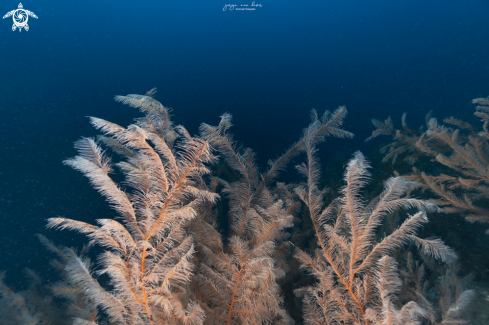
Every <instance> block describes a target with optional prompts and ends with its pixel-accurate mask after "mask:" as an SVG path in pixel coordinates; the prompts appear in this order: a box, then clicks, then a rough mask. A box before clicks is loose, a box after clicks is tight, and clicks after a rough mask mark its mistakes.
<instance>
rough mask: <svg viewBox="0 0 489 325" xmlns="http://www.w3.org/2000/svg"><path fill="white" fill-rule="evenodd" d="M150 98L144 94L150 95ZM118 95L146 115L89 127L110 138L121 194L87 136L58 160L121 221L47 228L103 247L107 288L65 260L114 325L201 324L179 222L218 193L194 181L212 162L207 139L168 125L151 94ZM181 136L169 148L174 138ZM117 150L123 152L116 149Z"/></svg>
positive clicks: (82, 264)
mask: <svg viewBox="0 0 489 325" xmlns="http://www.w3.org/2000/svg"><path fill="white" fill-rule="evenodd" d="M150 95H151V94H150ZM116 99H117V100H119V101H121V102H123V103H126V104H130V105H131V106H134V107H138V108H140V109H141V110H142V111H143V112H145V113H146V117H145V118H142V119H139V120H137V121H136V123H135V124H133V125H130V126H129V127H128V128H123V127H121V126H118V125H116V124H113V123H110V122H107V121H104V120H101V119H98V118H91V122H92V124H93V125H94V126H95V127H96V128H98V129H100V130H102V131H103V132H104V133H105V134H106V135H107V136H110V137H111V139H112V141H107V138H106V140H105V141H104V142H105V143H106V144H112V146H113V147H114V149H115V151H116V152H117V153H119V154H123V153H126V156H125V161H123V162H120V163H118V164H117V165H116V166H117V167H118V168H120V170H121V171H122V173H123V174H124V176H125V182H124V186H125V187H126V188H128V189H130V190H131V191H130V192H129V193H126V191H125V190H123V189H122V188H121V186H120V185H118V184H116V183H115V182H114V180H113V179H112V178H111V177H110V176H109V173H110V172H112V169H113V166H112V163H111V160H110V159H109V158H108V157H107V156H106V154H105V152H104V151H103V150H102V149H101V148H100V147H99V146H98V145H97V143H96V142H95V141H94V140H93V139H89V138H83V139H81V140H79V141H78V142H77V143H76V145H75V146H76V148H77V149H78V151H79V155H78V156H76V157H75V158H72V159H69V160H67V161H66V162H65V163H66V164H67V165H69V166H71V167H73V168H75V169H77V170H79V171H81V172H82V173H84V174H85V175H86V176H87V177H88V178H89V179H90V181H91V183H92V184H93V186H94V187H95V188H96V189H97V190H98V191H99V192H100V193H101V194H102V195H103V196H104V197H106V199H107V200H108V201H109V203H110V204H111V205H112V206H113V208H114V209H115V210H116V211H117V212H118V213H119V215H120V217H121V218H122V220H123V221H122V223H120V222H118V221H115V220H112V219H100V220H98V223H99V226H94V225H90V224H87V223H83V222H80V221H75V220H70V219H65V218H53V219H50V220H49V226H50V227H57V228H61V229H64V228H67V229H73V230H77V231H79V232H81V233H84V234H87V235H88V237H89V238H90V239H91V243H92V244H99V245H102V246H104V247H105V248H107V250H106V251H105V252H104V253H103V254H102V256H101V261H102V269H100V270H99V271H98V272H97V273H98V274H107V275H108V276H109V278H110V281H111V285H112V287H113V288H114V290H112V291H110V292H109V291H106V290H105V289H103V288H102V287H101V286H100V285H99V284H98V283H97V281H96V280H95V279H94V278H93V277H92V275H91V270H90V267H89V265H88V264H87V263H88V262H87V261H83V260H81V259H79V258H72V259H71V260H70V261H69V262H68V263H67V265H66V268H67V270H68V271H69V274H70V276H71V278H72V281H76V282H77V285H78V286H80V287H81V288H84V290H87V291H90V293H91V294H90V296H91V299H93V301H94V302H95V304H96V306H99V307H101V308H103V309H104V310H105V312H106V313H107V314H108V316H109V317H110V318H111V319H112V320H113V321H116V322H118V323H127V324H148V323H150V324H153V323H154V321H155V320H158V322H160V321H163V320H164V322H165V323H167V324H179V323H182V324H201V323H202V322H203V319H204V312H203V310H202V308H201V307H200V306H199V305H198V304H197V303H196V302H195V301H193V300H192V299H191V298H192V296H191V293H190V292H189V291H186V286H187V285H188V283H189V281H190V279H191V277H192V274H193V273H192V271H193V263H192V257H193V253H194V244H193V243H192V238H191V237H189V236H188V235H187V233H186V232H185V229H184V225H185V224H186V223H187V222H188V221H189V220H191V219H192V218H194V217H195V215H196V211H197V210H198V209H199V207H200V206H201V205H202V204H203V203H204V202H214V201H215V200H216V198H217V195H216V194H214V193H211V192H209V191H207V190H205V189H202V188H201V187H200V185H199V180H200V178H201V176H202V175H204V174H206V173H208V172H209V171H208V169H207V167H206V166H205V164H207V163H209V162H212V161H213V159H214V156H213V155H212V152H211V148H210V146H209V144H208V143H207V142H206V141H204V140H201V139H198V138H194V137H192V136H190V135H189V133H188V132H187V131H186V130H185V129H184V128H183V127H177V128H175V129H173V127H172V125H171V123H170V122H169V119H168V112H167V110H166V109H165V108H164V107H163V106H162V105H161V104H159V103H158V102H157V101H155V100H154V99H153V98H152V97H150V96H139V95H129V96H127V97H121V96H119V97H117V98H116ZM177 134H178V136H179V137H180V139H179V141H178V143H177V145H176V146H175V148H172V145H173V142H174V141H175V139H176V135H177ZM122 148H123V149H122Z"/></svg>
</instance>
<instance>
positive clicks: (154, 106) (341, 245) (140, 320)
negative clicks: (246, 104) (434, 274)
mask: <svg viewBox="0 0 489 325" xmlns="http://www.w3.org/2000/svg"><path fill="white" fill-rule="evenodd" d="M154 94H155V91H154V90H152V91H150V92H148V93H147V94H146V95H127V96H117V97H116V101H119V102H121V103H123V104H127V105H130V106H132V107H135V108H138V109H140V111H141V112H143V113H144V117H142V118H138V119H136V120H135V122H134V124H131V125H130V126H128V127H127V128H124V127H122V126H119V125H117V124H114V123H111V122H108V121H105V120H102V119H99V118H91V119H90V121H91V123H92V125H93V126H94V127H95V128H97V129H98V130H100V131H101V132H102V133H103V136H99V137H98V138H97V139H92V138H82V139H81V140H79V141H77V142H76V144H75V147H76V149H77V150H78V156H76V157H74V158H72V159H69V160H67V161H65V164H66V165H68V166H71V167H73V168H74V169H76V170H78V171H80V172H82V173H83V174H84V175H85V176H86V177H87V178H88V179H89V180H90V182H91V184H92V186H93V187H94V188H95V189H96V190H97V191H98V192H100V194H102V195H103V196H104V197H105V198H106V200H107V201H108V203H109V204H110V205H111V206H112V208H113V209H114V210H115V211H116V212H117V214H118V218H116V219H98V220H97V223H98V225H92V224H89V223H85V222H81V221H76V220H71V219H67V218H52V219H49V222H48V227H52V228H58V229H69V230H75V231H78V232H80V233H82V234H85V235H86V236H87V237H88V238H89V240H90V242H89V245H88V246H87V248H86V249H85V250H83V251H81V252H76V251H75V250H74V249H69V248H63V247H57V246H55V245H53V244H52V243H51V242H49V241H48V240H47V239H45V238H43V237H41V241H42V242H43V243H44V244H45V246H47V247H48V248H49V249H50V250H51V251H52V252H54V253H56V254H57V256H58V258H57V259H56V261H54V262H53V263H54V264H53V265H55V266H56V267H57V269H58V270H59V271H60V273H61V278H62V280H61V281H60V282H59V283H57V284H56V285H54V286H50V287H49V288H45V291H46V292H40V291H39V290H41V289H39V288H41V285H40V284H39V285H38V286H35V287H33V289H32V290H30V292H31V294H27V293H25V292H24V293H15V292H13V291H11V290H10V289H9V288H8V287H7V286H6V285H5V284H4V283H3V281H0V284H1V285H0V295H1V296H2V300H1V304H0V306H1V307H0V312H1V313H2V317H4V316H5V317H4V319H6V321H7V323H12V324H14V323H16V324H50V323H53V324H54V323H56V324H61V323H74V324H77V325H82V324H151V325H153V324H154V325H156V324H192V325H194V324H226V325H229V324H291V323H294V319H296V320H300V319H302V320H303V321H304V322H305V323H306V324H344V325H346V324H359V325H364V324H365V325H370V324H372V325H373V324H463V323H464V319H463V318H464V317H465V316H466V315H465V313H464V309H465V307H466V306H467V305H468V303H469V302H470V299H471V297H472V296H473V294H474V293H473V291H471V290H466V288H465V287H464V285H463V281H461V280H458V279H457V278H456V274H455V271H453V268H452V267H451V265H453V263H454V262H455V260H456V258H457V257H456V254H455V253H454V252H453V251H452V250H451V249H450V248H448V247H447V246H446V245H445V244H444V243H443V241H442V240H441V239H438V238H427V239H424V238H420V237H418V235H417V233H418V230H419V229H420V228H421V227H423V225H424V224H426V223H427V222H428V217H427V215H428V214H429V213H430V212H432V211H435V210H436V209H437V208H438V207H441V208H443V209H445V210H447V211H448V210H450V209H451V210H450V211H452V212H453V211H454V209H455V210H456V209H463V211H464V213H467V214H468V215H467V218H469V219H471V220H479V219H481V218H487V212H486V211H484V210H482V209H479V208H477V207H476V206H475V205H474V203H473V201H474V200H477V199H478V197H481V196H484V195H485V191H487V190H488V188H486V187H485V186H486V182H487V180H488V179H489V172H488V171H487V169H486V167H485V166H487V160H485V152H486V150H485V146H486V145H487V142H486V140H487V134H488V133H487V123H488V119H487V118H488V117H489V115H487V114H486V113H487V111H488V110H487V108H488V102H487V101H480V102H479V104H480V106H479V108H478V112H479V114H480V116H481V117H483V119H484V121H485V123H484V127H483V131H481V132H479V131H476V130H475V129H474V128H472V127H471V126H470V125H468V124H464V123H462V122H459V121H456V120H455V119H450V120H449V121H447V123H451V124H452V125H454V126H456V127H458V128H465V129H468V130H469V132H468V134H467V135H464V136H462V135H461V134H460V132H459V131H458V129H456V130H455V129H451V128H447V127H444V126H440V125H438V124H437V123H436V121H435V120H433V119H431V120H430V121H429V130H428V131H427V132H424V133H417V132H415V131H412V130H410V129H409V128H407V126H405V128H404V131H396V130H394V128H393V127H392V123H391V122H390V120H387V121H386V122H385V123H380V122H376V123H377V125H378V126H379V130H378V131H376V132H375V133H374V135H378V134H386V133H388V134H394V135H395V136H396V139H397V142H395V143H394V144H391V145H390V146H388V147H387V149H386V150H388V151H389V154H388V156H387V157H386V158H387V159H390V158H393V159H395V158H396V157H397V156H398V155H399V154H400V153H404V152H410V153H412V155H411V156H410V157H409V158H408V159H411V160H414V159H415V157H416V155H421V154H426V155H431V156H433V157H436V160H437V161H439V162H440V163H442V164H444V165H446V166H448V167H450V168H453V169H454V170H456V171H457V172H459V173H460V174H461V175H462V176H458V177H455V176H447V175H442V176H427V175H426V174H424V173H422V172H419V173H417V174H415V176H411V177H407V178H406V177H400V176H398V177H392V178H390V179H388V180H386V181H385V185H384V191H383V192H382V193H380V194H379V195H378V196H376V197H375V198H374V199H373V200H371V201H367V200H365V198H364V197H363V195H362V191H363V188H364V187H365V186H366V185H367V183H368V182H369V180H370V174H369V168H370V166H369V164H368V163H367V161H366V159H365V158H364V157H363V155H362V154H361V153H359V152H357V153H355V155H354V157H353V158H352V159H351V161H350V162H349V164H348V166H347V167H346V171H345V174H344V186H343V188H342V190H341V192H340V193H338V195H337V196H336V198H334V199H333V200H329V201H328V200H327V199H326V197H327V196H326V193H327V190H326V189H322V188H320V187H319V184H320V176H321V175H320V171H321V167H320V165H319V162H318V152H317V145H318V144H319V143H320V142H322V141H324V140H325V138H326V137H328V136H333V137H341V138H350V137H352V134H351V133H350V132H347V131H344V130H343V129H341V125H342V123H343V119H344V118H345V116H346V109H345V108H344V107H340V108H339V109H337V110H336V111H334V112H333V113H330V112H326V113H325V114H324V115H323V116H322V117H319V116H317V114H316V113H315V112H314V113H313V121H312V122H311V124H310V125H309V126H308V127H307V128H306V129H305V130H304V132H303V135H302V137H301V139H300V140H299V141H298V142H296V143H294V144H293V145H292V146H291V147H290V148H289V149H288V150H287V151H286V152H285V153H284V154H283V155H282V156H280V157H278V158H277V159H276V160H274V161H270V162H269V168H268V170H266V171H264V172H261V171H259V169H258V167H257V165H256V162H255V155H254V152H253V151H252V150H251V149H248V148H242V147H238V146H237V145H236V144H235V142H234V141H233V139H232V136H231V135H230V133H229V129H230V127H231V126H232V124H231V116H230V115H228V114H224V115H223V116H222V117H221V121H220V123H219V125H217V126H211V125H207V124H202V125H201V127H200V135H199V136H191V135H190V134H189V132H188V131H187V130H186V129H185V128H184V127H182V126H174V125H173V124H172V122H171V120H170V116H169V111H168V109H166V108H165V107H164V106H163V105H162V104H160V103H159V102H158V101H157V100H156V99H155V98H154ZM403 125H405V123H403ZM104 148H107V150H110V151H112V153H113V158H111V157H109V154H108V152H106V149H104ZM217 155H219V158H218V157H217ZM219 159H220V160H219ZM113 160H114V161H117V163H114V162H113ZM292 161H295V162H296V163H297V166H296V170H297V171H298V173H300V174H301V175H303V176H304V182H303V183H300V184H285V183H280V182H278V181H277V179H278V177H279V176H280V174H281V172H283V171H285V170H287V168H289V165H290V164H291V162H292ZM301 161H302V162H301ZM218 164H220V165H222V164H225V166H226V167H225V168H226V170H227V174H226V175H227V177H219V176H218V175H217V174H216V173H214V172H213V170H214V171H215V170H216V167H215V166H217V165H218ZM114 173H119V174H120V175H122V176H123V178H124V180H123V182H121V183H117V182H116V181H115V180H114V179H120V177H115V178H114V177H113V176H111V175H112V174H114ZM414 179H416V180H418V182H416V181H415V180H414ZM419 181H421V184H422V186H424V187H429V188H431V189H432V190H433V191H438V192H440V193H441V194H440V199H439V200H438V201H437V202H431V201H427V200H422V199H418V198H414V197H410V196H409V193H410V192H411V191H412V190H413V189H414V188H416V187H417V186H420V182H419ZM443 184H445V185H443ZM447 187H448V188H460V187H463V188H464V189H475V188H477V191H475V190H474V191H473V192H471V193H472V194H471V195H470V196H465V197H462V198H461V197H458V196H456V195H455V194H454V193H452V192H450V191H449V190H448V189H447ZM224 202H225V204H223V203H224ZM457 211H458V210H457ZM222 214H225V215H222ZM393 216H395V217H396V218H397V219H400V220H401V222H400V224H399V225H390V226H391V230H390V231H387V230H386V228H387V227H386V226H385V225H386V220H393V219H394V217H393ZM223 219H224V220H226V222H225V223H226V224H227V225H228V227H227V228H229V229H228V231H224V230H223V229H219V228H220V226H222V224H223V222H222V220H223ZM306 219H307V220H306ZM220 220H221V221H220ZM299 223H303V224H305V225H306V226H305V227H304V228H307V227H309V231H308V232H307V233H308V234H314V235H313V236H310V237H309V238H308V240H309V245H305V246H304V247H300V245H298V243H299V242H300V241H298V240H297V241H296V240H295V239H296V238H297V237H298V236H294V237H292V236H291V233H293V232H296V230H294V228H293V227H294V225H297V224H299ZM295 229H297V228H295ZM386 231H387V232H386ZM296 233H297V232H296ZM298 235H299V236H300V234H298ZM302 235H303V236H306V234H305V233H304V234H302ZM294 242H295V243H294ZM302 242H304V240H302ZM94 245H98V246H100V247H101V249H102V253H101V254H100V255H99V256H98V261H97V262H96V263H92V262H91V261H90V259H89V258H88V257H87V256H88V255H89V254H87V253H86V251H87V250H88V249H89V248H90V247H92V246H94ZM425 263H428V264H429V265H434V264H435V263H438V265H441V266H440V267H439V268H440V269H443V274H441V278H440V279H441V280H439V281H437V283H436V284H433V283H431V282H430V281H429V279H427V278H426V277H425ZM294 265H299V266H300V269H298V268H297V267H294ZM290 273H294V274H295V275H297V276H302V278H303V279H304V278H306V280H302V281H297V282H296V283H289V282H288V281H286V280H284V276H285V275H286V274H290ZM101 276H103V278H104V279H108V280H107V281H99V280H98V279H99V278H100V277H101ZM31 277H32V278H33V279H35V281H34V282H36V281H38V279H37V277H36V276H35V275H34V274H32V275H31ZM102 282H103V283H102ZM434 285H436V286H437V288H438V289H437V292H438V293H439V295H438V296H436V295H435V297H433V295H431V296H430V294H429V292H432V291H430V290H433V286H434ZM291 286H293V287H294V288H295V291H294V293H295V295H296V296H297V297H300V298H301V299H302V303H301V304H302V310H303V312H302V315H299V316H297V315H291V312H290V311H291V308H288V307H287V306H288V305H287V303H286V302H284V298H286V297H285V294H284V292H287V290H286V289H287V287H291ZM36 288H37V289H36ZM33 296H35V297H37V298H38V299H33V298H32V297H33ZM51 296H54V297H55V298H51V299H48V297H51ZM29 297H31V298H29ZM291 300H293V298H292V299H291ZM39 301H42V302H39ZM59 301H61V304H62V306H63V308H59V307H58V308H56V307H53V306H55V305H57V304H59V303H60V302H59ZM60 315H62V317H61V316H60ZM292 316H293V317H292Z"/></svg>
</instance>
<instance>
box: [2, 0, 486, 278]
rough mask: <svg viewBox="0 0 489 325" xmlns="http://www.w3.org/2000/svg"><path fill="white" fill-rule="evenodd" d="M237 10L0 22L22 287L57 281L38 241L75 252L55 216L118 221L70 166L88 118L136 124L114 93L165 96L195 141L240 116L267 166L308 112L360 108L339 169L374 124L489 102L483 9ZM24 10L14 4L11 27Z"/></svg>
mask: <svg viewBox="0 0 489 325" xmlns="http://www.w3.org/2000/svg"><path fill="white" fill-rule="evenodd" d="M226 3H229V2H228V0H222V1H221V0H220V1H181V0H180V1H94V0H85V1H66V0H63V1H60V0H50V1H38V0H26V1H25V2H23V5H24V8H25V9H28V10H31V11H33V12H34V13H36V14H37V16H38V17H39V19H33V18H30V19H29V26H30V30H29V31H28V32H26V31H22V32H20V33H19V32H18V31H16V32H12V30H11V26H12V19H11V18H8V19H4V20H0V85H1V87H0V114H1V115H0V140H1V142H0V269H3V270H7V271H8V273H7V276H8V278H9V279H10V280H11V281H13V282H15V280H16V279H17V280H18V279H21V277H20V276H19V277H18V278H16V277H17V276H18V275H19V272H20V271H21V270H22V269H23V268H24V267H26V266H28V267H31V268H34V269H36V270H41V271H42V270H44V269H45V267H46V265H47V258H46V253H45V250H43V249H42V248H40V247H39V244H38V242H37V241H36V239H35V238H34V234H35V233H44V234H49V236H50V237H51V238H54V239H55V240H56V241H58V242H60V243H63V244H65V245H66V244H67V245H70V244H73V245H76V244H78V243H79V241H80V238H81V237H78V236H76V235H73V234H69V233H66V232H65V233H63V234H59V233H53V232H48V231H46V230H45V229H44V225H45V219H46V218H49V217H53V216H66V217H70V218H74V219H79V220H86V221H93V220H94V219H96V218H100V217H108V216H110V217H112V216H114V215H115V213H113V212H112V211H111V210H109V209H108V207H107V204H106V203H104V201H103V199H101V198H100V196H99V195H98V193H96V192H95V191H94V190H93V189H91V188H90V186H89V184H88V181H87V180H86V179H85V178H84V177H83V176H82V175H81V174H79V173H77V172H75V171H72V170H71V169H70V168H68V167H66V166H64V165H62V163H61V162H62V160H63V159H66V158H68V157H71V156H73V155H74V154H75V151H74V149H73V148H72V143H73V141H75V140H76V139H78V138H79V137H81V136H92V135H94V134H96V133H95V131H94V130H92V128H91V127H90V125H89V124H88V120H87V118H86V116H97V117H101V118H104V119H107V120H110V121H113V122H116V123H120V124H122V125H127V124H129V123H130V121H131V120H132V118H134V117H136V116H138V112H136V111H135V110H134V109H132V108H129V107H127V106H123V105H121V104H119V103H116V102H114V101H113V96H114V95H125V94H129V93H140V94H141V93H145V92H146V91H147V90H149V89H151V88H153V87H158V93H157V99H159V100H160V101H161V102H162V103H163V104H164V105H165V106H169V107H172V108H173V109H174V111H173V114H174V121H175V122H176V123H177V124H183V125H185V126H186V127H187V128H188V129H189V130H190V131H191V133H197V128H198V125H199V124H200V123H201V122H207V123H211V124H215V123H217V121H218V117H219V115H220V114H222V113H223V112H230V113H231V114H233V116H234V123H235V127H234V133H235V136H236V139H237V140H238V141H241V142H243V143H244V144H245V145H246V146H251V147H252V148H254V149H255V150H256V151H257V153H258V157H259V158H260V163H262V164H263V163H264V162H265V161H266V160H267V159H269V158H273V157H275V156H276V155H278V154H280V153H282V152H283V151H284V149H285V148H287V147H288V146H289V145H290V144H291V143H292V142H293V141H296V140H297V139H298V138H299V136H300V131H301V129H302V128H303V127H305V126H306V125H307V124H308V122H309V110H310V109H311V108H316V109H318V110H320V111H323V110H324V109H334V108H336V107H337V106H339V105H346V106H347V108H348V109H349V116H348V118H347V122H346V125H345V128H346V129H348V130H349V131H352V132H354V133H355V134H356V139H355V140H353V141H352V140H350V141H346V140H341V141H340V140H330V143H331V145H330V146H328V147H327V148H328V149H327V150H328V151H327V152H326V153H324V152H323V154H324V155H326V156H328V155H329V156H332V155H334V154H335V150H340V151H341V150H343V151H347V152H348V153H349V152H352V151H354V150H358V149H360V150H368V148H366V145H365V144H363V140H364V139H365V138H366V137H367V136H368V135H369V134H370V132H371V131H372V129H373V127H372V126H371V124H370V119H371V118H380V119H384V118H386V117H387V116H388V115H391V116H392V117H393V118H394V121H396V122H397V124H398V125H399V124H400V123H399V118H400V116H401V114H402V112H404V111H406V112H408V113H409V118H410V121H412V125H413V126H415V125H418V124H419V123H421V122H422V121H423V116H424V114H426V113H427V112H428V111H429V110H433V111H434V114H435V115H436V116H438V117H440V118H443V117H447V116H450V115H455V116H457V117H459V118H464V119H470V118H471V115H472V112H473V107H472V106H471V104H470V100H471V99H473V98H476V97H480V96H484V97H485V96H488V95H489V42H488V40H489V2H488V1H486V0H470V1H468V0H459V1H456V0H397V1H386V0H372V1H364V0H352V1H339V0H338V1H324V0H323V1H278V0H275V1H270V0H263V1H261V0H260V1H256V3H260V4H262V5H263V7H262V8H258V9H257V10H256V11H223V10H222V8H223V7H224V4H226ZM243 3H246V2H243ZM248 3H251V2H248ZM17 5H18V0H17V1H12V0H9V1H2V2H1V3H0V14H1V15H3V14H5V13H6V12H8V11H10V10H12V9H15V8H17ZM379 166H380V165H379ZM380 168H381V167H380ZM70 239H71V241H70ZM18 282H20V280H18Z"/></svg>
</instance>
